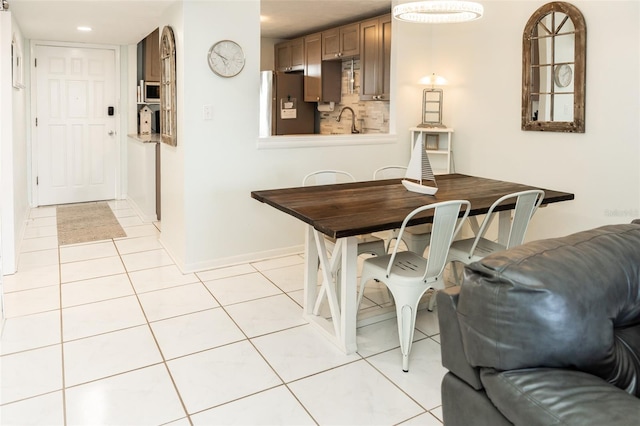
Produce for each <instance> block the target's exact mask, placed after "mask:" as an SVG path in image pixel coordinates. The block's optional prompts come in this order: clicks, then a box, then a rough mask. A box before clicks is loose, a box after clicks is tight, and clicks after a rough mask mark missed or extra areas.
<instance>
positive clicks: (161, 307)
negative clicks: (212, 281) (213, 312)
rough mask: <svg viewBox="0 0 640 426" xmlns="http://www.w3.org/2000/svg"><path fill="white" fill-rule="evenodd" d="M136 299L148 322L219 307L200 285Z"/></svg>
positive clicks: (153, 292)
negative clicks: (138, 300)
mask: <svg viewBox="0 0 640 426" xmlns="http://www.w3.org/2000/svg"><path fill="white" fill-rule="evenodd" d="M138 297H139V298H140V303H141V304H142V307H143V308H144V312H145V314H146V315H147V319H148V320H149V321H157V320H161V319H165V318H171V317H175V316H178V315H184V314H190V313H193V312H198V311H204V310H206V309H211V308H216V307H218V306H220V305H219V304H218V302H216V300H215V299H214V298H213V296H211V294H210V293H209V292H208V291H207V289H206V288H205V287H204V286H203V285H202V284H201V283H196V284H186V285H182V286H179V287H171V288H168V289H165V290H158V291H152V292H149V293H142V294H139V295H138Z"/></svg>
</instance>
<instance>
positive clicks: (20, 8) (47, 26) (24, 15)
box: [9, 0, 391, 45]
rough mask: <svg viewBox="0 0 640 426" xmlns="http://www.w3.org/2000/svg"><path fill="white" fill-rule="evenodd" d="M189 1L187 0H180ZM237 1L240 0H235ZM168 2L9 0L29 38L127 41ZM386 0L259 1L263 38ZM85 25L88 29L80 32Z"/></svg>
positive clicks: (321, 25) (348, 17)
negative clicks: (90, 29)
mask: <svg viewBox="0 0 640 426" xmlns="http://www.w3.org/2000/svg"><path fill="white" fill-rule="evenodd" d="M183 1H188V0H183ZM236 1H239V0H236ZM172 3H174V1H173V0H171V1H170V0H153V1H151V0H110V1H106V0H66V1H65V0H61V1H57V0H9V10H10V11H11V12H12V13H13V15H14V16H15V18H16V20H17V21H18V24H19V25H20V29H21V30H22V33H23V35H24V37H26V38H28V39H31V40H50V41H66V42H79V43H98V44H116V45H126V44H135V43H137V42H139V41H140V40H142V39H143V38H144V37H145V36H146V35H147V34H149V33H150V32H151V31H153V30H154V29H155V27H156V25H157V22H158V20H159V18H160V17H161V16H162V14H163V13H164V12H165V10H166V9H167V8H168V7H169V6H170V5H171V4H172ZM390 9H391V0H364V1H362V0H322V1H319V0H262V1H261V15H262V16H265V17H267V19H266V20H265V21H263V22H262V24H261V31H262V36H263V37H268V38H293V37H296V36H299V35H303V34H308V33H311V32H315V31H319V30H322V29H326V28H329V27H332V26H336V25H340V24H342V23H347V22H349V21H356V20H359V19H361V18H365V17H369V16H374V15H378V14H382V13H385V12H387V11H389V10H390ZM78 26H90V27H91V28H92V29H93V30H92V31H91V32H79V31H77V29H76V28H77V27H78Z"/></svg>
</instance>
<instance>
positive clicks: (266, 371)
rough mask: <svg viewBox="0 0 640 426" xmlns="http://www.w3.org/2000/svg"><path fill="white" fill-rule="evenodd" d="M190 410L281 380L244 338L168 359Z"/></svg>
mask: <svg viewBox="0 0 640 426" xmlns="http://www.w3.org/2000/svg"><path fill="white" fill-rule="evenodd" d="M167 364H168V366H169V370H170V371H171V375H172V376H173V379H174V381H175V383H176V386H177V388H178V392H180V395H181V396H182V399H183V401H184V403H185V405H186V407H187V411H188V412H189V413H195V412H198V411H202V410H206V409H208V408H212V407H215V406H217V405H220V404H223V403H225V402H229V401H233V400H235V399H238V398H242V397H244V396H248V395H251V394H253V393H256V392H260V391H262V390H265V389H269V388H272V387H275V386H278V385H281V384H282V381H281V380H280V379H279V378H278V376H276V374H275V373H274V372H273V370H272V369H271V368H270V367H269V366H268V365H267V363H266V362H265V361H264V359H263V358H262V357H261V356H260V354H259V353H258V352H257V351H256V350H255V348H254V347H253V346H251V344H250V343H249V342H247V341H242V342H239V343H233V344H231V345H227V346H223V347H220V348H216V349H211V350H208V351H205V352H200V353H197V354H194V355H189V356H186V357H182V358H178V359H174V360H172V361H168V362H167Z"/></svg>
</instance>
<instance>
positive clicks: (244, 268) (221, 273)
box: [196, 263, 256, 281]
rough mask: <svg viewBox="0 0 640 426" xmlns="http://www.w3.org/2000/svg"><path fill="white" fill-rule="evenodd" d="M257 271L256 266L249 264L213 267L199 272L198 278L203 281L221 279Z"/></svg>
mask: <svg viewBox="0 0 640 426" xmlns="http://www.w3.org/2000/svg"><path fill="white" fill-rule="evenodd" d="M254 272H256V268H254V267H253V266H251V265H249V264H246V263H245V264H243V265H235V266H229V267H226V268H218V269H211V270H208V271H202V272H197V273H196V275H198V278H200V279H201V280H202V281H211V280H219V279H221V278H228V277H234V276H236V275H246V274H252V273H254Z"/></svg>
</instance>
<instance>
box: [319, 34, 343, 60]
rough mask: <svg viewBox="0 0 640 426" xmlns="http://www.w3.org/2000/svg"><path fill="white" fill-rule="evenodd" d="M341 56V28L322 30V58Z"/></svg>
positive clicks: (330, 58)
mask: <svg viewBox="0 0 640 426" xmlns="http://www.w3.org/2000/svg"><path fill="white" fill-rule="evenodd" d="M338 58H340V30H339V29H338V28H333V29H331V30H327V31H323V32H322V60H323V61H330V60H332V59H338Z"/></svg>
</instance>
